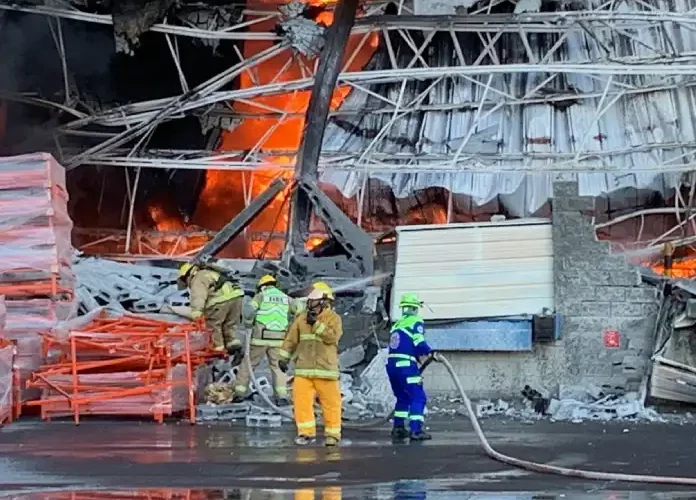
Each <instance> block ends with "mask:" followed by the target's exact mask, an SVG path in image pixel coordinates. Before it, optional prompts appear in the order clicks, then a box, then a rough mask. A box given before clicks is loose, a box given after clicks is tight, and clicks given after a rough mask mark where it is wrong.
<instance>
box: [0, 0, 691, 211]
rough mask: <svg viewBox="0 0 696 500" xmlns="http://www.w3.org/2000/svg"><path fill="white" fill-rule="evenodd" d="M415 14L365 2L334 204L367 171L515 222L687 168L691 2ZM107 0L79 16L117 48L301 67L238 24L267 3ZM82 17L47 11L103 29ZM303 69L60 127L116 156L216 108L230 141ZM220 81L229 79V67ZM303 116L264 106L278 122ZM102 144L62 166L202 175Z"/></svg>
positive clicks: (193, 159) (236, 162)
mask: <svg viewBox="0 0 696 500" xmlns="http://www.w3.org/2000/svg"><path fill="white" fill-rule="evenodd" d="M426 3H427V2H419V1H418V0H416V1H414V2H412V3H411V2H404V3H403V4H402V7H403V9H402V11H401V15H393V14H384V12H393V11H389V10H388V9H386V10H385V5H384V4H383V3H377V2H375V3H371V2H370V3H366V4H365V15H364V16H363V18H362V19H360V20H359V21H358V22H357V23H356V26H355V27H354V29H353V34H354V36H356V37H360V38H362V37H365V40H367V39H368V35H369V36H372V35H375V36H377V37H378V39H379V41H378V49H377V50H376V52H375V55H374V57H373V58H372V60H371V62H370V63H369V65H368V66H367V67H366V68H364V69H363V70H362V71H344V72H343V73H342V74H341V75H340V76H339V85H342V86H343V87H344V88H345V89H349V90H350V94H349V96H348V98H347V99H346V100H345V101H344V102H343V104H342V105H341V107H340V108H339V109H334V110H333V111H332V123H331V124H330V125H329V127H328V129H327V134H326V138H325V141H324V150H323V152H322V157H321V160H320V168H321V170H322V171H323V176H324V179H325V180H327V181H330V182H332V183H334V184H336V185H338V186H339V187H340V188H341V189H342V191H343V192H344V193H345V194H354V193H355V192H356V190H357V189H358V186H360V185H361V184H362V178H363V177H364V176H365V175H369V176H370V177H372V178H378V179H381V180H383V181H385V182H387V183H389V184H390V185H391V186H392V188H393V189H394V191H395V192H396V193H397V194H398V195H406V194H408V193H409V192H411V191H412V190H414V189H419V188H423V187H426V186H443V187H446V188H448V189H450V188H451V189H452V190H453V191H455V192H459V193H467V194H470V195H472V196H473V197H474V198H475V199H477V200H479V201H481V202H484V201H486V200H487V199H490V197H492V196H494V195H495V194H497V193H503V194H507V195H510V197H511V198H510V202H511V203H515V204H516V208H515V209H514V210H513V212H515V211H516V212H518V213H519V214H520V215H521V214H523V213H529V212H533V211H534V210H535V209H536V208H538V207H539V206H540V204H543V202H544V201H545V200H546V199H547V198H548V196H549V195H550V187H549V186H550V181H551V179H552V178H553V176H555V175H559V174H562V175H567V174H569V173H573V174H574V173H579V179H580V186H581V191H582V193H583V194H598V193H600V192H607V191H611V190H614V189H617V188H621V187H626V186H639V187H655V186H658V187H660V186H671V185H673V184H674V182H675V179H676V178H678V172H680V171H684V170H688V169H690V168H693V160H692V157H693V153H694V145H695V144H696V141H695V137H694V134H695V132H694V124H693V119H692V113H691V109H692V107H691V105H692V100H693V95H692V93H693V87H694V81H695V80H694V78H695V77H694V76H693V75H694V73H695V72H696V66H694V56H693V54H694V53H695V52H694V50H693V49H694V44H695V43H696V38H695V37H694V35H693V29H692V28H693V26H692V25H693V24H694V22H696V14H695V13H694V11H693V5H691V4H692V3H693V2H691V1H687V2H681V3H665V2H659V1H657V0H650V1H643V0H640V1H638V0H623V1H619V2H602V1H590V2H571V1H558V2H552V1H545V2H538V1H530V0H525V1H520V2H507V1H500V0H488V1H479V2H471V1H467V0H461V1H453V2H447V4H448V5H450V6H449V7H447V8H451V9H453V12H454V15H450V16H448V17H441V16H424V15H411V14H410V12H418V11H419V9H423V8H424V6H425V5H426ZM118 4H119V5H115V3H114V4H109V3H106V2H102V3H99V2H97V3H95V4H91V5H90V8H91V9H92V10H93V11H95V12H101V13H104V12H106V9H108V8H111V9H112V11H114V12H116V11H118V13H119V14H118V15H117V16H114V18H113V22H114V23H115V24H119V25H120V23H121V21H122V20H123V19H126V21H125V23H126V25H125V27H124V26H120V27H117V28H116V31H117V33H120V34H124V36H126V38H127V40H128V42H129V46H130V45H132V44H133V42H134V40H135V39H136V38H137V35H138V34H139V33H141V32H142V31H143V30H144V29H147V28H148V27H149V28H150V29H151V30H154V31H157V32H158V33H161V32H164V33H167V34H169V35H170V36H171V38H172V39H176V37H177V36H186V37H196V36H198V37H205V38H206V39H208V40H223V39H225V40H230V39H234V40H239V41H250V40H266V41H269V42H271V43H274V45H273V46H272V47H270V48H269V49H266V50H264V51H262V52H260V53H258V54H256V55H254V56H252V57H247V58H245V59H244V61H243V62H242V63H240V65H239V66H237V67H235V68H232V69H233V70H234V73H235V75H239V74H242V73H245V72H250V71H253V68H255V67H257V66H258V65H259V64H261V63H262V62H263V61H264V60H268V58H271V57H279V56H280V57H287V58H288V59H290V60H292V61H295V59H297V58H298V53H299V52H298V50H299V49H298V45H300V44H298V45H293V47H294V49H292V50H291V49H288V48H286V47H284V46H283V43H280V42H281V40H282V41H283V42H287V39H285V38H283V35H282V34H279V33H278V32H277V30H276V29H274V28H271V29H269V30H268V31H266V32H261V31H258V30H257V31H253V32H252V31H251V30H248V29H246V28H247V27H248V26H249V23H257V22H258V19H259V18H260V17H264V16H265V18H267V19H270V18H281V19H283V18H287V13H286V14H282V13H280V12H278V10H277V9H276V8H275V7H273V6H269V5H268V4H266V6H265V7H264V8H265V9H266V10H265V11H264V12H265V13H264V12H261V13H259V12H258V11H256V12H249V11H248V10H247V11H243V10H241V9H239V8H236V10H235V8H232V9H230V8H229V7H227V6H225V7H222V6H220V5H219V4H218V5H215V4H212V3H206V4H205V5H198V6H194V5H183V6H179V5H177V4H172V3H170V2H167V1H162V2H146V3H145V2H142V3H137V2H118ZM443 4H444V3H443ZM75 5H77V2H75ZM135 6H139V7H141V8H140V9H136V8H135ZM3 8H9V7H3ZM255 8H256V7H255ZM259 8H261V7H259ZM443 8H444V7H443ZM83 9H84V7H83ZM114 9H116V10H114ZM24 10H25V11H31V12H39V11H37V10H36V8H35V9H34V10H31V9H26V8H25V9H24ZM54 10H55V8H54ZM212 11H216V12H226V13H228V14H229V17H228V18H226V20H225V21H224V22H223V21H219V17H218V18H215V19H216V21H214V22H213V21H210V22H209V23H208V24H207V25H206V24H205V22H204V21H205V20H206V19H207V20H210V19H211V17H210V16H208V17H206V15H203V14H201V13H202V12H203V13H204V12H212ZM163 12H164V13H165V14H167V16H168V17H166V24H165V22H164V21H165V17H164V15H165V14H163ZM143 13H144V16H143ZM230 13H231V14H230ZM83 14H84V13H80V14H78V13H77V11H70V12H61V13H60V16H64V17H69V18H73V19H74V18H80V19H82V20H86V21H87V20H89V21H94V22H108V20H107V19H106V18H104V17H99V16H97V17H89V16H93V15H92V14H89V16H88V17H84V16H87V14H84V15H83ZM184 14H186V15H187V16H189V15H190V16H193V17H195V18H196V19H197V22H198V24H196V23H194V22H193V21H191V20H190V19H192V18H193V17H190V18H188V19H189V20H188V21H185V22H184V21H182V20H181V16H182V15H184ZM97 18H98V20H97ZM177 19H178V20H177ZM177 22H179V23H180V24H181V26H177V25H176V24H175V23H177ZM215 23H218V24H215ZM224 23H227V25H225V24H224ZM245 23H246V26H245ZM228 25H229V26H228ZM277 25H278V23H276V24H275V26H277ZM190 26H200V28H196V29H194V28H190ZM204 26H207V28H206V29H203V28H204ZM223 26H226V27H223ZM230 27H235V29H230ZM223 29H224V31H223ZM187 30H188V31H187ZM288 31H293V30H292V29H289V30H288ZM311 45H312V44H307V46H311ZM352 56H353V55H352V54H351V55H348V57H352ZM307 71H308V72H309V73H304V76H303V78H292V79H284V80H282V81H278V80H276V81H258V82H256V84H255V85H253V86H250V87H247V88H244V89H233V90H228V89H223V88H222V86H220V85H217V84H215V85H210V86H204V87H200V88H199V89H198V90H199V91H198V92H197V93H193V92H188V93H187V92H183V93H182V95H181V96H179V97H177V98H175V99H160V100H150V101H148V102H136V103H132V104H129V105H128V106H123V107H120V108H116V109H109V110H108V111H106V112H104V113H95V114H94V115H91V116H89V117H87V118H85V119H82V120H75V121H74V122H73V123H72V124H71V125H70V126H72V127H75V129H78V130H79V129H80V127H87V126H90V127H92V126H96V125H98V126H100V127H107V128H108V129H109V130H113V131H116V133H117V134H118V136H119V141H111V142H110V143H109V144H113V143H114V142H121V141H123V142H122V144H124V145H132V144H134V143H135V142H136V141H137V140H139V138H140V137H141V136H140V135H139V134H140V133H141V132H140V131H144V130H147V127H146V126H143V124H146V123H152V122H151V120H152V117H153V116H154V115H158V116H160V117H162V116H163V117H164V120H165V121H169V120H175V119H177V117H181V116H187V115H188V116H190V115H191V114H204V115H206V116H209V115H208V114H209V113H215V116H217V118H216V120H217V121H216V123H218V124H219V123H221V119H220V117H222V118H224V119H226V120H227V121H226V122H225V123H226V124H225V127H227V128H229V129H232V130H236V129H237V127H238V126H239V125H238V124H240V123H242V122H243V120H244V119H246V116H245V115H244V114H243V113H240V112H239V111H238V110H236V109H234V107H231V106H227V103H230V102H238V101H239V100H245V101H247V102H252V101H256V100H259V99H261V98H264V97H266V96H271V95H287V94H288V93H290V92H295V91H302V90H306V89H309V88H311V85H312V76H313V75H312V70H311V68H308V69H307ZM185 76H188V75H185ZM226 78H227V79H226V80H225V81H226V82H227V83H229V82H230V81H232V77H230V72H229V71H228V72H227V73H226ZM211 81H212V80H211ZM218 82H219V80H218ZM163 97H164V96H163ZM302 114H303V111H302V110H299V111H298V110H287V109H265V110H264V115H265V116H267V117H268V116H275V117H276V118H277V120H279V121H280V120H281V119H282V118H283V116H285V117H287V116H290V115H302ZM148 121H149V122H148ZM127 128H129V130H126V129H127ZM133 130H135V131H133ZM107 142H108V141H104V142H103V143H102V144H100V145H99V146H98V147H94V148H90V149H89V150H88V151H83V152H81V153H80V154H78V155H77V157H76V158H73V159H72V160H74V161H73V164H74V165H77V164H81V163H87V164H93V165H115V166H132V167H136V166H146V167H152V168H158V167H159V168H168V169H169V168H179V167H180V166H185V167H186V168H209V166H210V159H211V158H212V157H213V156H214V155H213V154H212V153H211V152H210V151H206V150H200V149H199V150H193V149H192V150H190V151H188V152H181V151H179V152H173V153H172V152H166V151H156V150H147V149H144V150H143V151H141V152H140V153H138V154H127V151H128V149H126V148H120V149H119V148H118V147H110V146H109V147H107ZM279 154H283V155H285V156H287V157H293V156H296V154H297V151H296V150H295V151H293V150H287V151H278V150H277V149H272V148H267V147H266V146H265V144H263V143H261V144H259V145H258V147H257V148H254V150H252V151H229V152H228V155H227V157H226V158H217V159H216V161H217V163H216V164H215V165H216V166H217V167H220V168H230V169H235V168H238V169H255V168H269V167H274V168H292V165H291V164H288V165H283V166H279V165H278V164H277V163H274V158H275V157H277V156H278V155H279ZM182 159H184V161H185V162H186V163H185V165H184V164H183V163H182ZM68 163H70V162H68ZM617 171H622V172H623V173H622V174H616V173H615V172H617ZM627 171H628V172H630V174H628V175H627V174H626V173H625V172H627ZM531 173H534V174H535V175H534V176H533V177H530V176H529V174H531ZM665 173H667V174H668V175H667V176H666V177H665V176H664V175H662V174H665ZM513 198H514V199H513ZM515 200H517V201H515Z"/></svg>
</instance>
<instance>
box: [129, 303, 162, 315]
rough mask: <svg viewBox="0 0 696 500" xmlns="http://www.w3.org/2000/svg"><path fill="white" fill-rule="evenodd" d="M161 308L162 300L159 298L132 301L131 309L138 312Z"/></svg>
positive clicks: (154, 310) (155, 310) (153, 310)
mask: <svg viewBox="0 0 696 500" xmlns="http://www.w3.org/2000/svg"><path fill="white" fill-rule="evenodd" d="M160 309H162V302H161V301H159V300H141V301H138V302H135V303H133V310H134V311H135V312H139V313H146V312H157V311H159V310H160Z"/></svg>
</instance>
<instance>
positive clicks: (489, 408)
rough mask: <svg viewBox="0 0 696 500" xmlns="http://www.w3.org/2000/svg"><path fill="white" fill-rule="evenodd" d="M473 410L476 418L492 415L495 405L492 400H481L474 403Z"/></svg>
mask: <svg viewBox="0 0 696 500" xmlns="http://www.w3.org/2000/svg"><path fill="white" fill-rule="evenodd" d="M474 412H476V417H477V418H482V417H486V416H490V415H493V414H494V413H495V405H494V404H493V402H492V401H488V400H483V401H479V402H478V403H475V404H474Z"/></svg>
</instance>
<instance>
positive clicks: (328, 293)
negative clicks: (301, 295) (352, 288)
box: [307, 281, 336, 300]
mask: <svg viewBox="0 0 696 500" xmlns="http://www.w3.org/2000/svg"><path fill="white" fill-rule="evenodd" d="M307 298H309V299H329V300H335V298H336V297H335V296H334V291H333V289H332V288H331V287H330V286H329V285H327V284H326V283H324V282H323V281H317V282H316V283H314V285H312V291H311V292H310V294H309V296H308V297H307Z"/></svg>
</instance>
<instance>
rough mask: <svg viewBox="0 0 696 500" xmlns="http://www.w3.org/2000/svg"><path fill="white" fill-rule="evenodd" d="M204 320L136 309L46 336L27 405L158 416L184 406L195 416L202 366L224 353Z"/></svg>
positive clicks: (64, 411) (45, 414)
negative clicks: (34, 392)
mask: <svg viewBox="0 0 696 500" xmlns="http://www.w3.org/2000/svg"><path fill="white" fill-rule="evenodd" d="M209 345H210V341H209V333H208V331H207V330H206V329H205V327H204V326H203V324H202V323H201V322H197V323H174V322H167V321H161V320H155V319H149V318H144V317H139V316H134V315H124V316H121V317H118V318H107V317H103V316H102V317H99V318H96V319H95V320H93V321H92V322H91V323H90V324H89V325H87V326H85V327H84V328H81V329H79V330H73V331H70V332H69V333H68V335H67V337H66V338H59V337H58V336H56V335H48V334H47V335H44V336H43V344H42V349H43V355H44V356H45V358H46V359H51V360H52V361H53V363H52V364H49V365H45V366H43V367H41V368H40V369H39V370H38V371H36V372H34V374H33V375H32V377H31V379H30V380H29V381H28V383H27V386H28V387H37V388H40V389H41V391H42V396H41V399H39V400H38V401H32V402H29V403H27V406H38V407H40V408H41V417H42V418H43V419H44V420H50V419H51V418H52V417H58V416H68V415H72V417H73V419H74V421H75V423H76V424H79V422H80V416H81V415H140V416H142V415H151V416H152V417H153V418H154V419H155V420H156V421H157V422H160V423H161V422H163V421H164V418H165V417H166V416H171V415H174V414H176V413H182V412H185V413H187V414H188V419H189V421H191V422H192V423H193V422H195V419H196V377H195V372H196V368H197V367H198V366H199V365H201V364H203V363H205V362H206V361H207V360H208V359H209V358H211V357H215V356H218V354H216V353H214V352H213V351H212V350H210V349H209Z"/></svg>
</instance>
